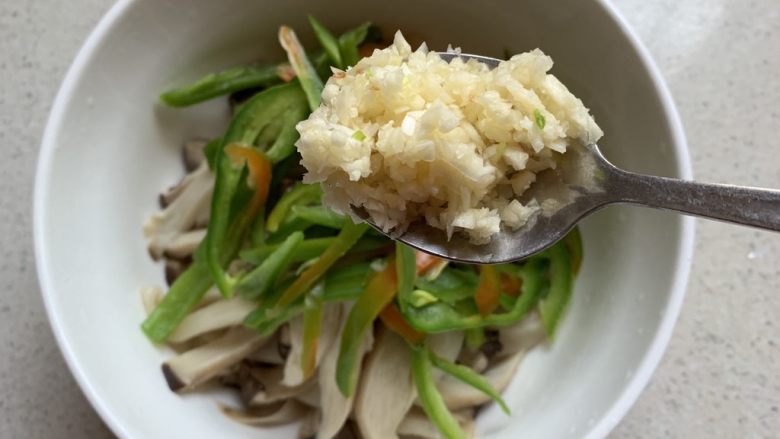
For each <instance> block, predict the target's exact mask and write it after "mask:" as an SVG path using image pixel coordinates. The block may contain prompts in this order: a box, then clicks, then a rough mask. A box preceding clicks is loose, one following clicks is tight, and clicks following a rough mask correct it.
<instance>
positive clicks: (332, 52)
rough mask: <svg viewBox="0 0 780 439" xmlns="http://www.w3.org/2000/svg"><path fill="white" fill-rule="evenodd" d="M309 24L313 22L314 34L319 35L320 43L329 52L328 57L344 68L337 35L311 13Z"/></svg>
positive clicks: (334, 63)
mask: <svg viewBox="0 0 780 439" xmlns="http://www.w3.org/2000/svg"><path fill="white" fill-rule="evenodd" d="M309 24H311V27H312V29H314V35H316V36H317V39H318V40H319V42H320V45H321V46H322V48H323V49H325V53H327V54H328V58H329V59H330V62H331V63H332V65H334V66H336V67H338V68H340V69H343V68H344V67H343V65H342V62H341V53H340V52H339V42H338V40H336V37H334V36H333V34H332V33H330V31H328V29H327V28H326V27H325V26H323V25H322V23H320V22H319V21H317V19H316V18H314V17H313V16H311V15H309Z"/></svg>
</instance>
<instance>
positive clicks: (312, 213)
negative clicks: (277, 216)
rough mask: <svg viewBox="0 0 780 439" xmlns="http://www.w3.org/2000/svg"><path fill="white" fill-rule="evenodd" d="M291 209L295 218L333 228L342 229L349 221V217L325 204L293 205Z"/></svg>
mask: <svg viewBox="0 0 780 439" xmlns="http://www.w3.org/2000/svg"><path fill="white" fill-rule="evenodd" d="M291 211H292V212H291V213H292V217H293V218H299V219H301V220H303V221H307V222H309V223H310V224H312V225H315V226H324V227H329V228H331V229H341V228H342V227H344V224H346V221H347V217H345V216H344V215H339V214H338V213H336V212H334V211H332V210H330V209H328V208H327V207H325V206H293V207H292V209H291Z"/></svg>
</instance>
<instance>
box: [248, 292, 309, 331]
mask: <svg viewBox="0 0 780 439" xmlns="http://www.w3.org/2000/svg"><path fill="white" fill-rule="evenodd" d="M304 307H305V306H304V301H303V298H301V299H300V300H298V301H297V302H296V303H293V304H291V305H290V306H288V307H286V308H285V309H283V310H282V312H281V313H278V314H274V315H271V313H270V311H271V310H270V309H269V308H266V307H260V308H257V309H256V310H254V311H252V312H251V313H249V315H248V316H246V318H245V319H244V326H246V327H248V328H252V329H255V330H257V332H258V333H260V335H264V336H267V335H271V334H273V333H274V332H276V330H277V329H279V327H280V326H282V325H283V324H285V323H287V322H288V321H290V319H292V318H294V317H295V316H297V315H299V314H301V313H302V312H303V310H304Z"/></svg>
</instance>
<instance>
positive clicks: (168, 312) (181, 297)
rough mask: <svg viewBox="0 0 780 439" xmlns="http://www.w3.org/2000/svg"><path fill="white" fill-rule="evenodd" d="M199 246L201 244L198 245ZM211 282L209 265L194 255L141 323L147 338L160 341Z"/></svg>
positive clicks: (190, 308)
mask: <svg viewBox="0 0 780 439" xmlns="http://www.w3.org/2000/svg"><path fill="white" fill-rule="evenodd" d="M201 247H202V246H201ZM212 285H214V282H213V281H212V280H211V272H210V270H209V266H208V264H207V263H206V262H205V261H203V260H201V259H198V258H196V259H195V260H194V261H193V263H192V265H190V266H189V268H187V270H185V271H184V273H182V274H181V276H179V277H178V278H176V281H174V282H173V285H171V288H170V289H169V290H168V293H167V294H166V295H165V296H163V298H162V301H161V302H160V304H159V305H157V307H155V308H154V310H153V311H152V313H151V314H149V316H148V317H146V320H144V322H143V323H142V324H141V328H142V329H143V331H144V333H145V334H146V336H147V337H149V338H150V339H151V340H152V341H154V342H157V343H162V342H164V341H165V339H167V338H168V336H169V335H170V334H171V332H173V330H174V329H176V327H177V326H179V323H181V321H182V320H184V318H185V317H187V314H189V313H190V311H192V309H193V308H194V307H195V305H197V304H198V302H200V300H201V299H202V298H203V296H204V295H205V294H206V291H208V289H209V288H210V287H211V286H212Z"/></svg>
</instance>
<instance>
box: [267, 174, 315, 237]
mask: <svg viewBox="0 0 780 439" xmlns="http://www.w3.org/2000/svg"><path fill="white" fill-rule="evenodd" d="M321 198H322V189H321V188H320V186H319V185H317V184H303V183H298V184H296V185H295V186H293V187H292V188H290V190H288V191H287V192H285V193H284V195H282V197H281V198H279V201H277V202H276V205H275V206H274V208H273V210H271V213H269V214H268V220H267V221H266V228H267V229H268V231H269V232H272V233H273V232H276V231H277V230H278V229H279V226H280V225H281V224H282V222H283V221H284V219H285V218H286V217H287V215H288V214H289V213H290V209H292V207H293V206H296V205H306V204H310V203H314V202H317V201H319V200H320V199H321Z"/></svg>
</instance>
